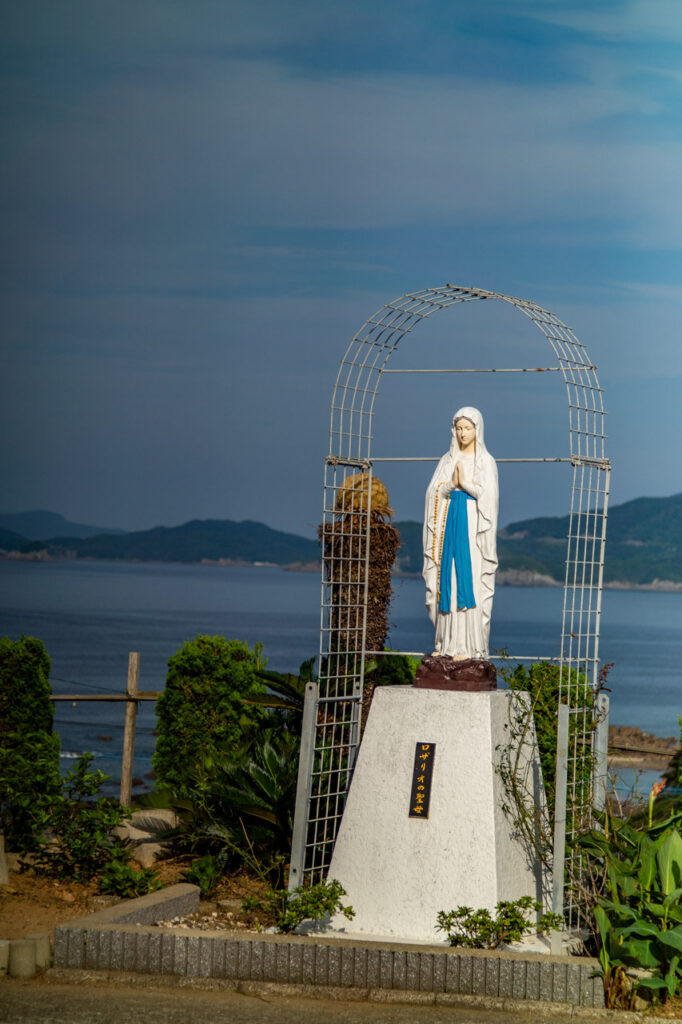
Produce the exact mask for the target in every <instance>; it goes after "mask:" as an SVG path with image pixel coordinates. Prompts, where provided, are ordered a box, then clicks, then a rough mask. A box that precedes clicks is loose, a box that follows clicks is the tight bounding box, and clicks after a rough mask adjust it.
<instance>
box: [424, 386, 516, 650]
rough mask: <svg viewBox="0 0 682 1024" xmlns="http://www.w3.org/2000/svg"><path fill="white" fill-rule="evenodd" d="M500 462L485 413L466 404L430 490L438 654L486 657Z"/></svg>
mask: <svg viewBox="0 0 682 1024" xmlns="http://www.w3.org/2000/svg"><path fill="white" fill-rule="evenodd" d="M498 499H499V491H498V484H497V466H496V464H495V460H494V459H493V457H492V455H490V453H489V452H488V450H487V449H486V446H485V441H484V436H483V417H482V416H481V414H480V412H479V411H478V409H474V408H472V407H471V406H464V408H462V409H459V410H458V411H457V412H456V413H455V416H454V418H453V420H452V441H451V443H450V450H449V451H448V452H446V454H445V455H444V456H443V458H442V459H441V460H440V462H439V463H438V466H437V468H436V472H435V473H434V474H433V476H432V478H431V483H430V484H429V487H428V490H427V492H426V508H425V513H424V572H423V575H424V581H425V583H426V607H427V608H428V611H429V616H430V618H431V622H432V623H433V625H434V626H435V629H436V641H435V649H434V652H433V653H434V655H436V656H441V657H450V658H454V659H455V660H458V661H460V660H463V659H465V658H474V659H477V660H486V659H487V657H488V639H489V636H490V612H491V609H492V603H493V594H494V592H495V571H496V569H497V509H498Z"/></svg>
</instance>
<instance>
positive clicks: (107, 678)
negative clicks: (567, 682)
mask: <svg viewBox="0 0 682 1024" xmlns="http://www.w3.org/2000/svg"><path fill="white" fill-rule="evenodd" d="M319 599H320V582H319V577H317V576H316V575H314V574H306V573H290V572H284V571H282V570H280V569H272V568H265V567H263V568H243V567H238V566H230V567H215V566H197V565H188V566H185V565H155V564H147V563H145V564H133V563H119V562H76V561H65V562H48V563H32V562H8V561H2V562H0V636H10V637H12V639H16V638H18V637H19V636H20V635H21V634H22V633H25V634H27V635H31V636H37V637H39V638H40V639H41V640H42V641H43V643H44V644H45V646H46V648H47V650H48V652H49V654H50V657H51V659H52V685H53V689H54V692H55V693H99V692H111V691H113V692H119V693H121V692H123V690H124V689H125V680H126V672H127V664H128V652H129V651H139V652H140V659H141V660H140V665H141V668H140V688H141V689H144V690H161V689H163V686H164V680H165V673H166V662H167V660H168V658H169V656H170V655H171V654H173V652H174V651H176V650H177V648H178V647H179V646H180V645H181V644H182V643H183V642H184V641H185V640H188V639H191V638H192V637H194V636H196V635H197V634H198V633H209V634H223V635H225V636H226V637H228V638H230V639H232V638H234V639H239V640H244V641H246V642H248V643H249V644H251V645H253V644H254V643H256V642H258V641H260V642H261V643H262V644H263V647H264V654H265V656H266V657H267V659H268V665H269V667H270V668H272V669H275V670H277V671H285V672H291V671H295V670H296V669H297V668H298V666H299V665H300V663H301V662H302V661H303V660H304V659H305V658H308V657H311V656H312V655H314V654H316V653H317V649H318V644H319V639H318V631H319V622H320V612H319ZM423 602H424V592H423V585H422V582H421V580H412V579H402V580H396V582H395V598H394V602H393V607H392V612H391V617H390V618H391V623H392V627H391V634H390V638H389V645H390V646H391V647H393V648H394V649H398V650H405V651H424V652H426V651H429V650H430V649H431V646H430V645H431V642H432V639H433V634H432V632H431V627H430V624H429V622H428V618H427V616H426V611H425V609H424V603H423ZM561 603H562V590H561V589H560V588H519V587H500V588H499V589H498V590H497V592H496V594H495V602H494V607H493V624H492V634H491V649H497V650H500V649H506V650H508V651H509V652H510V653H513V654H516V655H519V656H523V655H528V656H532V657H534V656H553V655H556V654H557V648H558V636H559V630H560V621H561ZM681 626H682V594H658V593H643V592H638V591H607V592H606V593H605V594H604V602H603V615H602V633H601V656H602V660H603V661H604V662H614V668H613V670H612V672H611V675H610V678H609V685H610V687H611V689H612V693H611V722H612V723H614V724H617V725H636V726H639V727H640V728H642V729H644V730H646V731H648V732H653V733H657V734H658V735H661V736H670V735H676V736H678V735H679V726H678V724H677V716H678V715H679V714H680V713H682V629H681V628H680V627H681ZM55 728H56V729H57V730H58V732H59V733H60V736H61V743H62V756H63V764H64V765H67V764H68V762H69V760H70V759H71V758H73V757H75V756H77V754H78V753H80V752H82V751H84V750H91V751H93V752H94V753H95V754H96V758H97V762H96V763H97V766H98V767H101V768H102V770H104V771H106V772H107V773H109V774H111V775H112V776H114V777H115V778H117V777H118V772H119V769H120V758H121V744H122V736H123V707H122V706H121V705H120V704H119V705H116V704H103V703H97V704H94V703H83V702H81V703H78V704H77V705H76V706H73V705H72V704H71V703H63V702H59V703H57V704H56V715H55ZM153 729H154V710H153V704H152V703H143V704H142V705H141V710H140V714H139V715H138V728H137V736H136V744H135V774H136V776H137V777H138V779H140V780H142V781H145V775H146V774H147V773H148V772H149V771H150V769H151V755H152V751H153V746H154V737H153ZM654 777H655V776H654ZM648 781H649V780H648V778H643V779H642V783H643V784H646V783H648ZM145 784H146V785H149V782H148V781H146V782H145ZM112 785H113V783H112Z"/></svg>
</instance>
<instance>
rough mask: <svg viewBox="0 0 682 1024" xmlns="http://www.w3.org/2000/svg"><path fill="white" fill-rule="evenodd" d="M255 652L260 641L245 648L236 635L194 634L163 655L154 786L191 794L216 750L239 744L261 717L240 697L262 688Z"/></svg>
mask: <svg viewBox="0 0 682 1024" xmlns="http://www.w3.org/2000/svg"><path fill="white" fill-rule="evenodd" d="M261 652H262V647H261V645H260V644H256V646H255V648H254V651H250V650H249V648H248V646H247V645H246V644H243V643H240V642H239V641H238V640H226V639H225V638H224V637H221V636H213V637H211V636H197V637H196V639H194V640H190V641H187V643H185V644H184V645H183V646H182V647H181V648H180V650H179V651H177V652H176V654H174V655H173V656H172V657H171V658H170V659H169V661H168V675H167V677H166V689H165V691H164V693H163V694H162V695H161V696H160V697H159V699H158V700H157V702H156V716H157V733H158V738H157V741H156V749H155V751H154V756H153V758H152V764H153V766H154V769H155V771H156V774H157V778H158V785H159V787H160V788H168V789H172V790H173V791H174V792H175V793H177V794H178V795H179V796H188V797H192V796H194V795H195V794H196V792H197V788H199V789H201V787H202V778H203V777H206V776H207V773H208V771H209V770H210V765H211V762H212V760H213V757H214V755H215V752H216V750H217V749H218V748H223V749H229V748H230V747H233V746H237V745H239V743H240V742H241V741H242V739H243V736H244V733H245V732H247V733H248V732H249V730H253V728H254V726H255V725H257V724H258V723H261V722H262V721H263V720H264V718H265V717H266V715H265V712H264V711H262V710H261V709H260V708H258V707H255V706H253V705H247V704H245V702H244V698H248V697H252V696H254V695H256V694H262V693H264V692H265V684H264V683H263V682H262V681H261V680H259V679H258V677H257V674H256V673H257V672H258V671H259V670H260V669H262V668H263V667H264V662H263V660H262V657H261Z"/></svg>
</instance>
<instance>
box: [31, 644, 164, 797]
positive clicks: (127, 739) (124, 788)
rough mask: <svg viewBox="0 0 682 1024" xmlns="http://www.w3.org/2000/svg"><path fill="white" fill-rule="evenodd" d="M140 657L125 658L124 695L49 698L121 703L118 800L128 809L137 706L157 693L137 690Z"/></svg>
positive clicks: (133, 655) (85, 694)
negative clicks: (119, 788) (122, 709)
mask: <svg viewBox="0 0 682 1024" xmlns="http://www.w3.org/2000/svg"><path fill="white" fill-rule="evenodd" d="M139 682H140V655H139V653H138V652H137V651H131V652H130V654H129V655H128V680H127V683H126V692H125V693H102V694H92V693H60V694H54V693H53V694H51V696H50V700H52V701H66V700H68V701H71V703H72V704H75V703H77V702H78V701H80V700H97V701H105V702H106V703H117V702H125V706H126V711H125V722H124V725H123V757H122V759H121V791H120V796H119V800H120V802H121V804H122V805H123V806H124V807H129V806H130V798H131V794H132V788H133V761H134V760H135V726H136V723H137V705H138V703H139V702H140V701H141V700H157V698H158V697H160V696H161V692H162V691H160V690H140V689H139Z"/></svg>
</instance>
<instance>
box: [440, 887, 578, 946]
mask: <svg viewBox="0 0 682 1024" xmlns="http://www.w3.org/2000/svg"><path fill="white" fill-rule="evenodd" d="M495 910H496V911H497V913H496V915H495V917H493V916H492V914H491V913H490V911H489V910H485V909H481V910H472V908H471V907H457V909H456V910H450V911H448V912H446V911H444V910H441V911H440V912H439V914H438V924H437V925H436V931H441V932H447V934H448V942H449V943H450V945H451V946H465V947H467V948H468V949H497V948H498V946H501V945H502V944H503V943H506V944H507V943H510V942H519V941H520V939H521V938H522V936H523V935H525V934H527V933H528V932H538V933H539V932H548V931H550V929H552V928H560V927H561V926H562V924H563V919H562V918H561V916H560V915H559V914H551V913H545V914H541V915H540V916H539V917H537V915H538V914H539V912H540V911H541V910H542V904H541V903H538V902H537V901H536V900H534V899H533V897H532V896H522V897H521V898H520V899H518V900H512V901H509V900H503V901H502V902H500V903H498V904H497V906H496V907H495ZM533 913H534V914H535V915H536V920H535V921H531V920H530V919H529V915H530V914H533Z"/></svg>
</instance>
